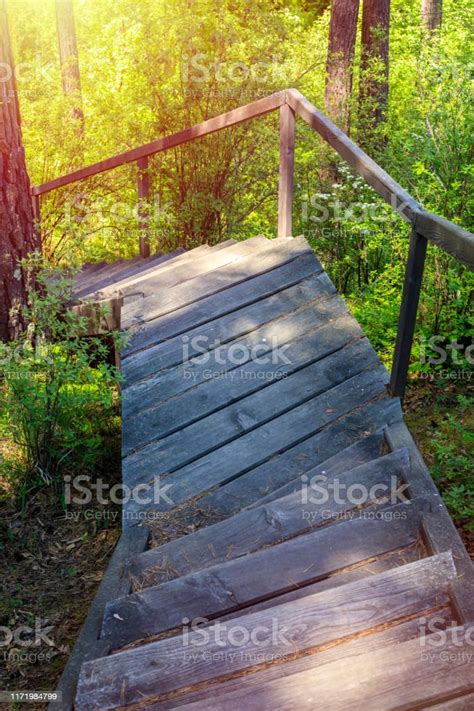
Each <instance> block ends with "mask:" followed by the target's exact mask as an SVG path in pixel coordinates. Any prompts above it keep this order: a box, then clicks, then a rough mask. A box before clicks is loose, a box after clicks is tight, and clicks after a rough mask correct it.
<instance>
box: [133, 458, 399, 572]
mask: <svg viewBox="0 0 474 711" xmlns="http://www.w3.org/2000/svg"><path fill="white" fill-rule="evenodd" d="M350 449H351V450H353V449H354V448H352V447H351V448H350ZM354 455H355V451H354V454H353V456H354ZM352 461H353V462H354V461H356V460H354V459H353V460H352ZM408 465H409V461H408V454H407V451H406V449H401V450H398V451H397V452H393V453H391V454H387V455H385V456H383V457H378V458H376V459H373V460H372V461H370V462H366V463H364V464H360V465H359V466H357V467H354V468H353V469H350V470H346V469H343V468H340V467H337V466H335V467H333V468H332V469H328V470H326V469H325V468H324V467H317V468H315V469H311V470H309V471H308V474H307V479H306V482H308V483H307V484H306V485H307V486H308V487H309V485H310V483H311V480H314V481H316V479H314V477H321V476H324V477H325V480H324V481H323V480H322V479H321V480H320V481H319V480H318V481H317V483H318V486H319V487H320V489H321V491H319V490H318V496H319V497H320V498H322V497H323V494H322V491H325V492H327V498H326V499H325V500H324V501H322V502H321V503H317V502H315V501H311V494H312V493H314V492H313V491H312V490H311V488H308V489H307V492H306V493H307V496H305V495H303V494H302V491H301V487H302V485H303V482H301V481H300V490H299V491H296V492H295V493H293V494H290V495H289V496H286V497H284V498H281V499H277V500H275V501H272V502H269V503H268V504H267V505H263V506H258V507H256V508H253V509H247V510H246V511H242V512H240V513H238V514H235V515H234V516H232V517H231V518H228V519H226V520H225V521H221V522H219V523H215V524H214V525H211V526H208V527H206V528H201V529H200V530H198V531H196V532H195V533H191V534H189V535H188V536H184V537H183V538H179V539H177V540H174V541H171V542H169V543H166V544H164V545H162V546H159V547H158V548H153V549H150V550H148V551H146V552H145V553H142V554H141V555H140V556H137V557H136V558H134V560H133V561H131V564H130V574H131V575H132V576H133V577H134V578H138V580H139V582H141V581H143V585H145V586H149V585H157V584H159V583H162V582H167V581H168V580H171V579H174V578H176V577H179V576H181V575H187V574H188V573H191V572H195V571H197V570H201V569H203V568H208V567H210V566H212V565H217V564H218V563H225V562H227V561H228V560H232V559H234V558H238V557H240V556H242V555H246V554H247V553H253V552H255V551H258V550H260V549H261V548H263V547H264V546H269V545H275V544H276V543H281V542H282V541H285V540H287V539H289V538H292V537H293V536H296V535H299V534H301V533H303V532H305V531H308V530H310V529H312V528H316V527H318V526H321V525H322V524H324V523H327V521H328V519H329V520H331V519H330V516H334V515H335V514H338V515H341V514H343V513H345V512H348V511H351V510H355V509H357V508H358V507H357V504H354V503H351V501H348V500H346V499H345V498H343V497H340V498H341V500H340V501H335V496H334V492H333V491H332V490H331V489H330V488H328V486H327V484H329V483H331V482H334V479H335V477H337V479H338V480H339V481H340V483H341V484H344V485H345V486H346V487H350V486H352V485H363V486H365V487H366V488H367V490H369V491H370V490H371V489H372V487H374V486H376V485H378V484H380V485H382V486H385V487H386V491H387V492H388V491H390V490H391V488H393V487H392V484H393V482H394V481H399V480H400V479H402V478H403V475H404V472H405V470H406V468H407V466H408ZM322 471H324V475H322V474H321V472H322ZM306 482H305V483H306ZM379 493H380V492H379ZM313 498H314V497H313ZM305 499H308V500H306V501H305ZM366 505H368V502H367V503H366Z"/></svg>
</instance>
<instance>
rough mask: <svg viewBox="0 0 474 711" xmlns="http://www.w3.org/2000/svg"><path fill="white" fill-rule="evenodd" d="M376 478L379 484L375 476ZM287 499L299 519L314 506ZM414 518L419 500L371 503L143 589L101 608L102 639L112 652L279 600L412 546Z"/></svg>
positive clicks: (416, 523) (415, 529) (329, 508)
mask: <svg viewBox="0 0 474 711" xmlns="http://www.w3.org/2000/svg"><path fill="white" fill-rule="evenodd" d="M376 479H379V481H380V477H376ZM387 481H388V482H389V483H388V486H390V477H389V478H388V479H386V480H385V481H383V483H384V485H387ZM369 483H370V485H372V482H369ZM377 483H379V482H377ZM293 503H294V506H293V510H292V512H291V515H293V517H295V518H296V516H297V515H298V513H297V508H298V506H299V508H300V512H299V513H300V517H301V518H303V516H304V514H305V513H306V512H307V513H308V514H311V513H312V512H313V507H312V506H311V505H305V506H302V505H301V500H300V501H296V502H293ZM423 507H424V502H421V508H423ZM332 508H333V506H332V505H331V503H328V504H327V506H326V510H327V511H328V512H331V511H332ZM345 508H346V510H347V509H349V506H348V505H347V504H346V507H345ZM350 508H351V509H352V510H354V507H353V506H352V507H350ZM338 509H339V510H338ZM343 509H344V506H338V505H334V512H333V513H334V514H335V515H336V516H337V515H339V514H341V513H344V511H343ZM283 513H284V512H283ZM314 513H315V514H316V516H319V520H316V524H318V523H319V524H321V523H322V519H323V517H324V510H323V509H321V507H317V506H315V507H314ZM420 520H421V519H420V506H419V505H418V501H417V500H415V501H414V502H413V503H411V502H410V503H406V504H396V505H395V506H391V507H386V508H383V507H376V508H375V509H374V510H372V511H371V512H362V513H361V512H360V511H358V512H357V513H356V514H355V516H354V517H351V518H349V520H348V521H339V522H338V523H334V524H332V525H325V526H322V528H316V529H314V530H307V532H305V533H304V535H295V537H293V538H290V539H288V540H285V541H282V542H280V543H277V544H274V545H269V546H268V547H266V548H263V549H260V550H257V551H255V552H253V553H248V554H247V555H241V556H240V557H236V558H231V559H229V560H226V561H224V562H218V563H217V564H216V565H212V566H209V567H206V568H202V569H200V570H197V571H195V572H192V573H188V574H187V575H184V576H182V577H178V578H174V579H173V580H170V581H168V582H165V583H161V584H160V585H156V586H152V587H147V588H144V589H143V590H141V591H139V592H135V593H132V594H131V595H127V596H125V597H122V598H119V599H116V600H113V601H111V602H110V603H109V604H108V605H107V608H106V610H105V613H104V623H103V626H102V636H103V638H104V639H107V641H108V642H110V645H111V647H112V648H113V649H118V648H120V647H122V646H123V645H125V644H129V643H130V642H133V641H135V640H139V639H145V638H146V637H149V636H152V635H155V634H160V633H162V632H165V631H167V630H172V629H174V628H178V627H180V626H181V625H182V624H183V618H184V617H186V618H188V619H193V618H196V617H205V618H206V619H209V620H210V619H214V618H216V617H220V616H221V615H225V614H228V613H229V612H233V611H234V610H240V609H242V608H245V607H248V606H249V605H252V604H254V603H256V602H259V601H260V600H265V599H272V600H274V602H275V604H276V605H278V604H279V603H278V601H277V600H276V598H277V596H278V595H282V594H284V593H286V592H289V591H291V590H294V589H297V588H301V587H304V586H306V585H310V584H311V583H314V582H316V581H318V580H321V579H322V578H324V577H327V576H328V575H331V574H333V573H334V572H335V571H337V570H338V569H341V568H344V567H347V566H349V565H354V564H357V563H359V562H360V561H362V560H366V559H367V558H370V557H371V556H377V555H382V554H385V553H387V552H389V551H393V550H394V549H396V548H401V547H402V546H406V545H409V544H410V543H413V542H414V541H415V540H416V538H417V537H418V535H419V531H420ZM275 523H276V522H275ZM276 525H277V523H276ZM364 542H365V543H364Z"/></svg>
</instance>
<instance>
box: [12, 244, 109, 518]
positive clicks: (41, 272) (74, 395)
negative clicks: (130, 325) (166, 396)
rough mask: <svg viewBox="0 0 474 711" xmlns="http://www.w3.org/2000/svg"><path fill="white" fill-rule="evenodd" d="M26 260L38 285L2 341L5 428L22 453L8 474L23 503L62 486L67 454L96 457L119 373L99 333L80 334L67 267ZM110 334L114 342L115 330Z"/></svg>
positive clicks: (86, 460) (83, 459) (82, 461)
mask: <svg viewBox="0 0 474 711" xmlns="http://www.w3.org/2000/svg"><path fill="white" fill-rule="evenodd" d="M26 266H27V267H28V268H29V269H32V270H34V271H35V274H36V281H37V286H38V288H37V289H36V290H30V292H29V294H28V305H27V307H26V308H25V309H24V318H25V322H26V324H27V328H26V331H25V334H24V337H23V338H22V339H21V340H18V341H15V342H11V343H7V344H0V375H2V376H3V398H2V400H3V402H2V421H3V428H4V430H5V431H6V433H7V434H8V435H9V436H10V437H11V438H12V439H13V441H14V442H15V443H16V444H17V445H18V446H19V448H20V451H21V455H22V466H21V467H18V466H16V467H15V468H14V472H11V473H10V478H13V480H14V482H13V483H14V485H15V489H16V492H17V493H18V494H19V496H20V497H21V499H22V502H23V505H24V502H25V500H26V498H27V496H28V495H29V494H31V493H32V492H33V491H35V490H37V489H38V488H39V487H42V486H44V485H50V486H51V488H52V490H53V491H54V492H55V494H59V493H60V491H61V489H62V487H61V483H62V481H61V478H60V473H61V470H62V468H63V466H64V464H65V462H66V461H67V462H68V465H69V466H70V465H71V462H74V465H75V466H84V465H86V466H87V465H91V464H92V463H93V462H94V459H95V457H96V456H97V451H98V449H99V447H100V445H101V441H102V437H101V434H100V429H99V424H100V423H99V419H100V420H102V422H103V420H104V419H106V418H107V417H108V416H110V414H111V410H112V407H113V402H114V397H115V392H116V388H115V386H116V385H117V383H118V381H119V373H118V371H117V369H116V368H115V366H113V365H110V363H109V362H108V360H107V359H108V351H109V348H108V346H107V345H106V343H105V339H103V338H90V337H86V336H85V335H84V334H85V331H86V322H87V319H86V318H85V317H83V316H79V315H78V314H77V313H76V312H74V311H72V310H71V309H68V308H67V306H68V304H69V303H70V302H71V295H72V284H73V279H72V277H71V274H70V273H67V272H66V271H64V270H62V271H60V270H55V271H54V272H53V271H52V270H51V269H50V268H48V267H46V266H45V265H44V264H43V263H42V262H41V259H40V258H39V257H38V256H35V257H33V258H32V259H30V260H29V261H28V263H27V265H26ZM108 335H110V336H112V339H113V342H115V343H116V341H117V338H118V334H116V333H111V334H108ZM98 412H99V413H100V414H99V415H98Z"/></svg>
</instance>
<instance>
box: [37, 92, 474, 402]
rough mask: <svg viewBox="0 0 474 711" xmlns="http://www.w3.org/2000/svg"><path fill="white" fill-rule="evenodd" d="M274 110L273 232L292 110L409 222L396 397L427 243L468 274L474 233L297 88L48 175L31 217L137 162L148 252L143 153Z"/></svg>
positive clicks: (285, 184) (282, 219) (286, 224)
mask: <svg viewBox="0 0 474 711" xmlns="http://www.w3.org/2000/svg"><path fill="white" fill-rule="evenodd" d="M276 109H279V110H280V171H279V189H278V235H279V236H287V235H291V234H292V204H293V184H294V143H295V114H298V115H299V116H300V117H301V118H302V119H303V120H304V121H305V122H306V123H307V124H308V125H309V126H310V127H311V128H312V129H314V130H315V131H317V132H318V133H319V135H320V136H321V137H322V138H323V139H324V140H325V141H326V142H327V143H328V144H329V145H330V146H332V148H334V150H335V151H336V152H337V153H339V155H340V156H341V157H342V158H343V159H344V160H345V161H347V162H348V163H349V164H350V165H351V166H352V167H353V169H354V170H355V171H356V172H357V173H358V174H359V175H360V176H362V177H363V178H364V180H365V181H366V182H367V183H368V184H369V185H371V186H372V188H373V189H374V190H375V191H376V192H377V193H378V194H379V195H380V196H381V197H382V198H383V199H384V200H385V201H386V202H388V203H389V204H390V205H391V206H392V208H393V209H394V210H395V211H396V212H397V213H398V214H399V215H400V216H401V217H402V218H403V219H404V220H405V221H406V222H408V223H409V224H411V225H412V228H413V230H412V235H411V240H410V253H409V257H408V263H407V268H406V274H405V282H404V286H403V295H402V303H401V307H400V319H399V324H398V331H397V342H396V345H395V353H394V358H393V365H392V374H391V380H390V390H391V392H392V394H393V395H397V396H400V397H403V394H404V391H405V385H406V379H407V373H408V364H409V359H410V353H411V346H412V342H413V334H414V331H415V322H416V313H417V308H418V301H419V296H420V289H421V283H422V279H423V269H424V263H425V256H426V247H427V243H428V242H431V243H433V244H435V245H436V246H437V247H440V248H441V249H443V250H444V251H445V252H447V253H448V254H450V255H452V256H453V257H454V258H455V259H457V260H458V261H459V262H462V264H464V265H465V266H467V267H468V268H469V269H471V270H472V271H474V235H472V234H471V233H470V232H468V231H467V230H464V229H463V228H462V227H460V226H459V225H456V224H454V223H453V222H449V220H445V219H444V218H443V217H440V216H439V215H435V214H433V213H431V212H428V211H426V210H424V208H423V207H422V206H421V205H420V203H418V202H417V201H416V200H415V199H414V198H413V197H412V196H411V195H410V194H409V193H408V192H407V191H406V190H404V188H402V187H401V185H399V184H398V183H397V182H396V181H395V180H393V178H391V177H390V175H389V174H388V173H386V172H385V170H383V168H381V167H380V166H379V165H378V164H377V163H376V162H375V161H374V160H372V158H370V156H368V155H367V154H366V153H364V151H363V150H362V149H361V148H359V146H357V145H356V144H355V143H354V142H353V141H351V140H350V138H349V137H348V136H347V135H346V134H345V133H344V132H343V131H341V129H339V128H338V127H337V126H336V125H335V124H334V123H333V122H332V121H331V120H330V119H328V118H327V116H325V115H324V114H323V113H321V111H319V110H318V109H317V108H316V106H313V104H311V103H310V102H309V101H308V100H307V99H306V98H305V97H304V96H303V95H302V94H301V93H300V92H299V91H298V90H297V89H288V90H287V91H282V92H278V93H276V94H272V95H271V96H267V97H265V98H263V99H259V100H257V101H253V102H252V103H250V104H246V105H245V106H241V107H239V108H238V109H234V110H233V111H228V112H227V113H225V114H221V115H220V116H216V117H215V118H211V119H208V120H207V121H203V122H202V123H200V124H196V125H195V126H191V127H190V128H186V129H184V130H183V131H178V133H173V134H171V135H169V136H165V137H164V138H159V139H158V140H156V141H152V142H151V143H147V144H145V145H143V146H139V147H138V148H133V149H131V150H129V151H125V152H124V153H120V154H119V155H115V156H112V157H111V158H107V159H106V160H103V161H99V162H98V163H94V164H92V165H89V166H87V167H85V168H81V170H76V171H74V172H73V173H69V174H68V175H63V176H61V177H60V178H55V179H54V180H50V181H48V182H47V183H43V184H42V185H37V186H35V187H32V188H31V195H32V200H33V209H34V215H35V219H36V220H37V222H39V220H40V202H39V198H40V196H41V195H44V194H46V193H49V192H51V191H52V190H56V189H57V188H62V187H65V186H66V185H71V184H72V183H76V182H78V181H80V180H84V179H86V178H90V177H92V176H93V175H98V174H99V173H103V172H105V171H108V170H112V169H113V168H118V167H119V166H121V165H126V164H128V163H133V162H136V163H137V166H138V179H137V189H138V200H139V217H140V230H141V237H140V254H141V255H142V256H143V257H146V256H148V255H149V240H148V218H147V210H146V209H145V205H146V202H147V201H148V199H149V176H148V158H149V156H152V155H155V154H156V153H160V152H162V151H166V150H168V149H169V148H175V147H176V146H180V145H182V144H183V143H188V142H189V141H194V140H196V139H197V138H202V137H203V136H208V135H209V134H211V133H215V132H216V131H221V130H222V129H224V128H229V127H230V126H236V125H238V124H240V123H243V122H244V121H248V120H250V119H253V118H256V117H258V116H263V115H264V114H267V113H270V112H271V111H275V110H276Z"/></svg>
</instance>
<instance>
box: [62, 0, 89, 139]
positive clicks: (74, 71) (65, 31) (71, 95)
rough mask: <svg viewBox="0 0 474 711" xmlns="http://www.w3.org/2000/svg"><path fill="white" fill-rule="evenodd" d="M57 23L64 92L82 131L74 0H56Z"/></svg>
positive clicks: (82, 119) (82, 120)
mask: <svg viewBox="0 0 474 711" xmlns="http://www.w3.org/2000/svg"><path fill="white" fill-rule="evenodd" d="M56 25H57V32H58V42H59V59H60V62H61V76H62V83H63V92H64V96H66V97H67V98H68V99H69V100H70V101H71V115H72V117H73V119H75V120H76V121H77V122H78V131H79V132H80V133H82V132H83V129H84V113H83V111H82V94H81V76H80V73H79V55H78V52H77V41H76V25H75V22H74V8H73V4H72V0H56Z"/></svg>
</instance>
